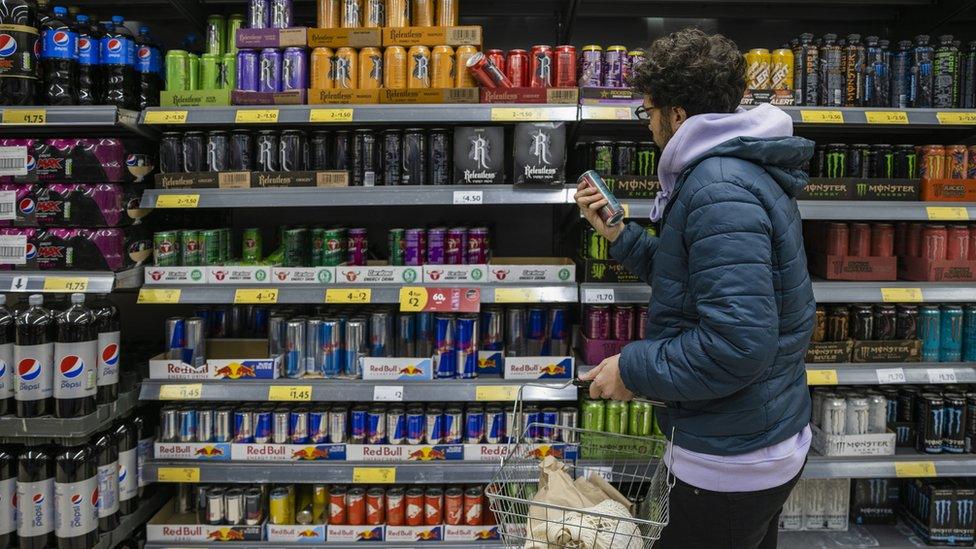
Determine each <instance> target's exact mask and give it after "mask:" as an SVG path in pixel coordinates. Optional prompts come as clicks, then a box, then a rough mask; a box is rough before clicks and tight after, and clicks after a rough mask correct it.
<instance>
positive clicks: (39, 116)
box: [3, 109, 47, 124]
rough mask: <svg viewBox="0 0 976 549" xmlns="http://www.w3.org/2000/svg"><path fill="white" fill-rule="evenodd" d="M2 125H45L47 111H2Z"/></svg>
mask: <svg viewBox="0 0 976 549" xmlns="http://www.w3.org/2000/svg"><path fill="white" fill-rule="evenodd" d="M3 123H4V124H46V123H47V110H45V109H4V110H3Z"/></svg>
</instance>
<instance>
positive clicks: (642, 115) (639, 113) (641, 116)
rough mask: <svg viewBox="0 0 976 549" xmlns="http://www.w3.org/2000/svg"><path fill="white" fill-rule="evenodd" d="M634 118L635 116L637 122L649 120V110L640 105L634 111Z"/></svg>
mask: <svg viewBox="0 0 976 549" xmlns="http://www.w3.org/2000/svg"><path fill="white" fill-rule="evenodd" d="M634 116H636V117H637V119H638V120H643V121H647V120H650V119H651V110H650V109H648V108H646V107H644V105H641V106H639V107H637V108H636V109H634Z"/></svg>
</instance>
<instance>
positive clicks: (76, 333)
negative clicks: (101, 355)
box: [54, 294, 98, 418]
mask: <svg viewBox="0 0 976 549" xmlns="http://www.w3.org/2000/svg"><path fill="white" fill-rule="evenodd" d="M56 318H57V320H56V324H57V335H56V338H55V343H54V416H55V417H62V418H68V417H81V416H86V415H88V414H93V413H95V394H96V387H97V386H96V385H95V376H96V371H97V370H98V366H97V364H98V363H97V362H96V357H97V356H98V332H97V331H96V330H95V315H94V314H92V312H91V310H89V309H88V308H87V307H85V294H71V306H70V307H68V308H67V309H65V310H64V311H62V312H61V313H59V314H58V315H57V317H56Z"/></svg>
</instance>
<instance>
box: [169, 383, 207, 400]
mask: <svg viewBox="0 0 976 549" xmlns="http://www.w3.org/2000/svg"><path fill="white" fill-rule="evenodd" d="M201 396H203V384H202V383H185V384H181V385H163V386H162V387H160V388H159V400H196V399H198V398H200V397H201Z"/></svg>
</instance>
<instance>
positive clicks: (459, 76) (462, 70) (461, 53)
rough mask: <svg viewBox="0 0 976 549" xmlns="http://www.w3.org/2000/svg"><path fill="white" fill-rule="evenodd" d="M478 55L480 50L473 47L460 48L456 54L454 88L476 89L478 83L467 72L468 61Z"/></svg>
mask: <svg viewBox="0 0 976 549" xmlns="http://www.w3.org/2000/svg"><path fill="white" fill-rule="evenodd" d="M476 53H478V48H476V47H474V46H471V45H464V46H458V47H457V49H456V50H455V52H454V57H455V59H454V87H455V88H476V87H478V83H477V82H475V80H474V77H473V76H472V75H471V73H470V72H469V71H468V70H467V66H468V60H470V59H471V57H472V56H474V54H476Z"/></svg>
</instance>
